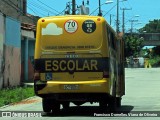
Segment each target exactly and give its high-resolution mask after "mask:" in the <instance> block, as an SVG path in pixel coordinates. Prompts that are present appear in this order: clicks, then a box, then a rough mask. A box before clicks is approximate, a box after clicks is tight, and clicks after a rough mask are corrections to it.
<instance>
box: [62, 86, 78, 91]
mask: <svg viewBox="0 0 160 120" xmlns="http://www.w3.org/2000/svg"><path fill="white" fill-rule="evenodd" d="M78 89H79V85H64V90H78Z"/></svg>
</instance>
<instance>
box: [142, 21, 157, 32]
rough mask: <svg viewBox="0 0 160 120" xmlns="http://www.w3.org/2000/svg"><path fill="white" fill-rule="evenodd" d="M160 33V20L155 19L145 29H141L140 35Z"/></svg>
mask: <svg viewBox="0 0 160 120" xmlns="http://www.w3.org/2000/svg"><path fill="white" fill-rule="evenodd" d="M144 31H145V32H146V33H159V32H160V20H158V19H155V20H153V21H149V23H148V24H146V25H145V26H144V27H143V28H141V29H139V32H140V33H143V32H144Z"/></svg>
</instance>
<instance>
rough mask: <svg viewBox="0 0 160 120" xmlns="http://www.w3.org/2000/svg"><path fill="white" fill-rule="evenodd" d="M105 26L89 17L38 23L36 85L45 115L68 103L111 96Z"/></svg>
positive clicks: (56, 18)
mask: <svg viewBox="0 0 160 120" xmlns="http://www.w3.org/2000/svg"><path fill="white" fill-rule="evenodd" d="M105 24H106V23H105V20H104V19H103V18H102V17H90V16H62V17H61V16H57V17H48V18H42V19H40V20H39V21H38V25H37V38H36V47H35V76H34V85H35V93H36V94H37V95H38V96H40V97H42V98H43V109H44V111H45V112H49V111H50V110H52V111H53V110H54V109H56V108H59V107H58V105H59V104H62V105H64V107H65V106H68V103H69V102H73V103H75V104H76V105H80V104H82V103H85V102H99V101H101V100H102V99H104V97H107V95H108V94H109V93H110V88H109V84H110V83H109V59H108V43H107V39H106V34H104V32H106V31H105V29H104V26H105ZM103 51H105V52H103ZM50 103H51V104H52V105H48V104H50Z"/></svg>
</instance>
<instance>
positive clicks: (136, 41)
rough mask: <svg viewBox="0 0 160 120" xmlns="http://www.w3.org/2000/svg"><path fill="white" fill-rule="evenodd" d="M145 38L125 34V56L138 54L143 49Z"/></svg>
mask: <svg viewBox="0 0 160 120" xmlns="http://www.w3.org/2000/svg"><path fill="white" fill-rule="evenodd" d="M142 42H143V39H141V38H139V37H138V36H136V35H134V36H131V35H128V36H125V57H129V56H138V55H139V53H140V51H141V49H142V47H143V46H142Z"/></svg>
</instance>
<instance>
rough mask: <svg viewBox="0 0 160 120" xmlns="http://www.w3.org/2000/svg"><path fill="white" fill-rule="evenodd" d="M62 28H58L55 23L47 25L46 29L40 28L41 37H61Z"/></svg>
mask: <svg viewBox="0 0 160 120" xmlns="http://www.w3.org/2000/svg"><path fill="white" fill-rule="evenodd" d="M61 34H63V30H62V28H59V27H58V26H57V25H56V24H55V23H49V24H48V25H47V26H46V28H42V35H61Z"/></svg>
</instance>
